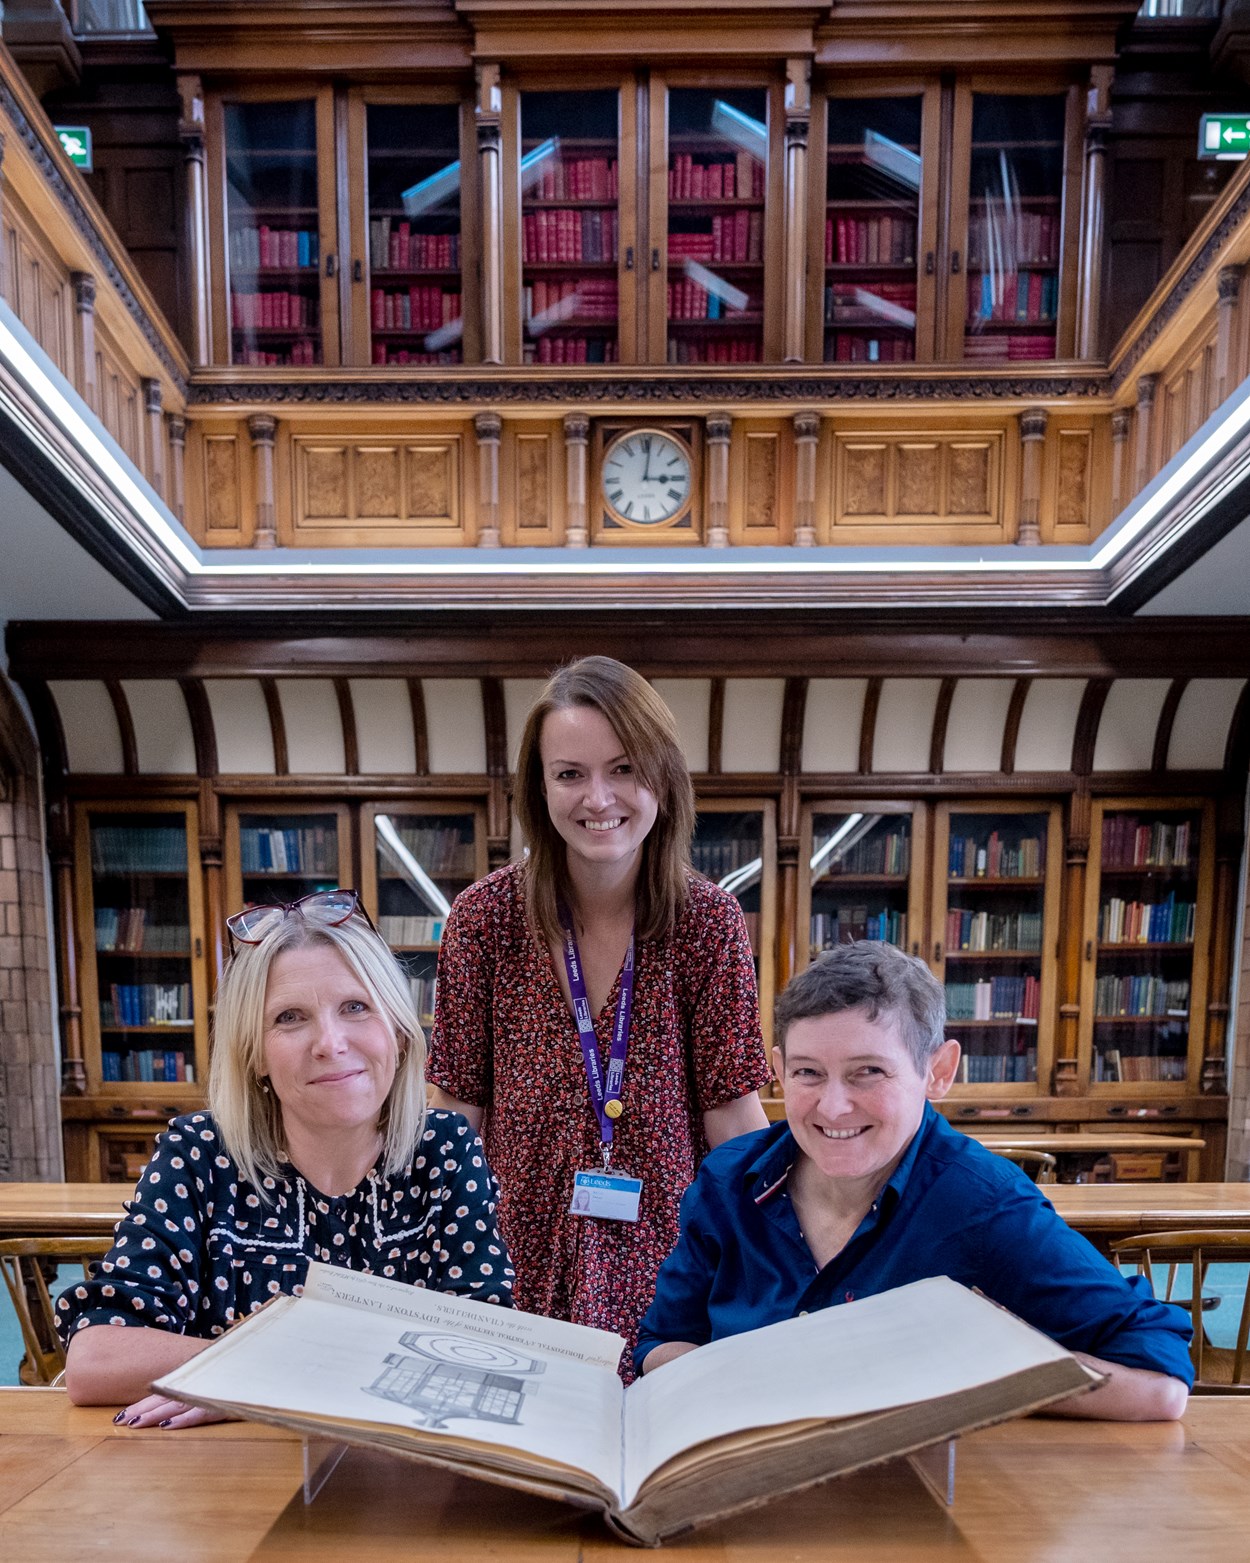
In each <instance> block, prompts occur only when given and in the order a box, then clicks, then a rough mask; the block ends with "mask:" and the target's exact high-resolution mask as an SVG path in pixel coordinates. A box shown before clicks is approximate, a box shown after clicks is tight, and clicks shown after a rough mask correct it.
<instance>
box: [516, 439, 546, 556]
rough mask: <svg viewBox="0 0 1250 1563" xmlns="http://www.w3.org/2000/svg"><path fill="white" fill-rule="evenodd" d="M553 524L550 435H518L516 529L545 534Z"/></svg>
mask: <svg viewBox="0 0 1250 1563" xmlns="http://www.w3.org/2000/svg"><path fill="white" fill-rule="evenodd" d="M550 525H551V436H550V435H549V434H518V435H517V442H516V528H517V531H518V533H520V534H522V535H524V534H525V533H526V532H528V533H531V534H533V533H535V532H543V533H546V532H547V531H548V529H549V528H550Z"/></svg>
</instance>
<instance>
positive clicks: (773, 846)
mask: <svg viewBox="0 0 1250 1563" xmlns="http://www.w3.org/2000/svg"><path fill="white" fill-rule="evenodd" d="M776 829H777V827H776V819H775V816H774V813H773V804H772V803H771V802H763V801H761V802H758V803H757V802H753V801H751V800H745V799H743V800H733V801H730V800H724V801H722V800H720V799H708V798H702V799H700V800H699V812H698V817H697V821H696V824H695V832H694V841H693V842H692V843H691V848H690V861H691V863H692V865H693V866H694V868H695V870H696V872H698V873H700V874H703V875H704V876H705V877H706V878H708V879H710V880H711V881H712V882H713V884H717V885H719V886H720V887H721V889H722V890H728V891H729V893H730V894H731V895H733V896H735V897H736V898H737V901H738V904H739V906H741V908H742V915H743V917H744V918H745V919H746V925H747V933H748V934H749V935H750V939H751V950H752V953H753V954H754V956H755V976H756V981H757V982H758V984H759V989H760V1018H761V1020H762V1022H763V1026H764V1036H765V1038H766V1039H770V1038H771V1036H772V1006H773V981H774V974H773V968H774V965H775V960H774V947H775V942H776V915H777V914H776V896H777V836H776Z"/></svg>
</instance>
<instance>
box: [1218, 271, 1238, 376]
mask: <svg viewBox="0 0 1250 1563" xmlns="http://www.w3.org/2000/svg"><path fill="white" fill-rule="evenodd" d="M1217 287H1218V288H1219V304H1218V305H1217V306H1216V320H1215V405H1216V406H1217V407H1218V406H1219V405H1220V403H1221V402H1223V401H1224V400H1225V398H1226V397H1227V396H1228V395H1229V394H1230V393H1231V391H1232V390H1233V387H1234V386H1235V385H1236V384H1237V383H1238V382H1237V374H1236V370H1235V368H1234V365H1233V332H1234V329H1235V327H1236V323H1237V301H1238V298H1239V297H1240V294H1241V267H1240V266H1222V267H1221V268H1220V274H1219V277H1218V279H1217Z"/></svg>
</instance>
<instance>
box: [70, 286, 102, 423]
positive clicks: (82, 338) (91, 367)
mask: <svg viewBox="0 0 1250 1563" xmlns="http://www.w3.org/2000/svg"><path fill="white" fill-rule="evenodd" d="M69 280H70V281H71V282H72V283H73V285H74V359H75V362H76V365H77V368H78V391H79V394H80V395H81V396H82V399H83V401H85V402H86V404H87V406H88V407H90V408H91V410H92V412H94V413H98V412H99V411H100V406H99V397H98V395H97V389H96V383H95V278H94V277H93V276H92V274H91V273H90V272H89V271H71V272H70V274H69Z"/></svg>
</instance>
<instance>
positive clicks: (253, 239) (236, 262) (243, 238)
mask: <svg viewBox="0 0 1250 1563" xmlns="http://www.w3.org/2000/svg"><path fill="white" fill-rule="evenodd" d="M319 252H320V241H319V239H318V236H317V231H316V229H315V228H270V227H268V226H267V225H266V224H265V223H261V224H260V226H259V227H244V228H232V229H231V230H230V265H231V268H232V269H234V270H236V271H265V270H267V269H269V268H272V269H274V270H281V271H291V270H295V269H297V268H307V269H308V270H310V271H315V270H316V269H317V265H318V262H319V260H320V253H319Z"/></svg>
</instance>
